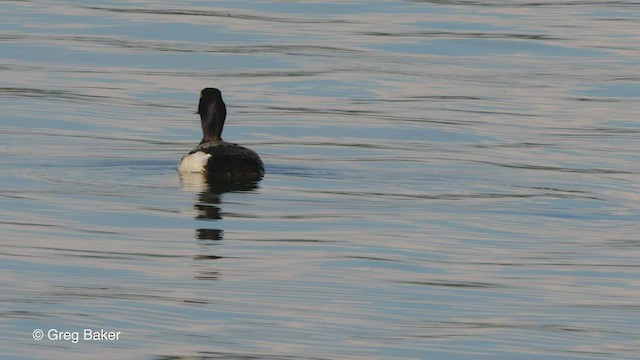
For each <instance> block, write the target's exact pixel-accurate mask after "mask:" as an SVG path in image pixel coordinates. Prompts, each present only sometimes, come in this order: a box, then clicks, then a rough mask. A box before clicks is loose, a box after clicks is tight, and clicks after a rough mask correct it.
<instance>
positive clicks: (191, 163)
mask: <svg viewBox="0 0 640 360" xmlns="http://www.w3.org/2000/svg"><path fill="white" fill-rule="evenodd" d="M197 114H199V115H200V122H201V125H202V141H200V143H199V144H198V146H196V147H195V148H193V150H191V151H190V152H189V153H188V154H186V155H184V156H183V157H182V158H181V159H180V162H178V171H179V172H180V173H201V174H204V175H205V176H206V177H207V178H214V179H215V178H221V179H246V180H260V179H262V177H263V176H264V164H263V163H262V160H261V159H260V157H259V156H258V154H257V153H256V152H255V151H253V150H251V149H249V148H246V147H244V146H240V145H238V144H234V143H230V142H226V141H224V140H222V128H223V127H224V122H225V120H226V117H227V107H226V105H225V103H224V101H223V100H222V93H221V92H220V90H219V89H216V88H205V89H203V90H202V91H201V92H200V103H199V104H198V112H197Z"/></svg>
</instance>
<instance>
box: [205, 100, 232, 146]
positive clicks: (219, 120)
mask: <svg viewBox="0 0 640 360" xmlns="http://www.w3.org/2000/svg"><path fill="white" fill-rule="evenodd" d="M198 114H200V120H201V122H202V142H203V143H204V142H208V141H222V137H221V135H222V127H223V126H224V120H225V118H226V117H227V107H226V106H225V104H224V101H222V93H221V92H220V90H218V89H216V88H206V89H204V90H202V91H201V92H200V104H198Z"/></svg>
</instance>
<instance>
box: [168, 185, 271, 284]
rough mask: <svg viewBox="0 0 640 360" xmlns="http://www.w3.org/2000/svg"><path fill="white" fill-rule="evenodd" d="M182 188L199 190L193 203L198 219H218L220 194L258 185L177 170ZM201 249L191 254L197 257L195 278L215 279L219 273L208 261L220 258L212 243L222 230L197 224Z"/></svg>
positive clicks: (255, 187)
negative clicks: (214, 251)
mask: <svg viewBox="0 0 640 360" xmlns="http://www.w3.org/2000/svg"><path fill="white" fill-rule="evenodd" d="M180 184H181V186H182V190H184V191H190V192H196V193H198V197H197V202H196V203H195V204H194V205H193V208H194V209H195V210H196V216H195V218H196V219H197V220H205V221H218V220H221V219H222V217H223V212H222V204H223V202H222V195H223V194H224V193H227V192H237V191H253V190H256V189H258V188H259V186H258V182H257V181H241V180H233V181H231V180H222V179H215V178H209V177H206V176H205V175H204V174H200V173H180ZM195 237H196V240H198V244H199V245H200V246H201V252H200V253H199V254H197V255H195V256H194V257H193V259H194V260H195V261H196V265H195V266H196V269H197V272H198V273H197V274H196V276H195V277H196V278H197V279H208V280H213V279H218V278H219V277H220V273H219V272H218V271H214V270H212V269H211V265H212V264H211V263H210V261H215V260H218V259H221V258H222V257H221V256H218V255H215V254H213V253H212V252H213V248H212V246H215V245H219V244H220V242H221V241H222V240H223V239H224V230H223V229H218V228H199V229H196V232H195Z"/></svg>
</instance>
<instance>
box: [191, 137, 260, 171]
mask: <svg viewBox="0 0 640 360" xmlns="http://www.w3.org/2000/svg"><path fill="white" fill-rule="evenodd" d="M178 169H179V170H180V171H184V172H203V173H204V174H205V175H206V176H207V177H213V178H225V179H234V178H242V179H256V180H259V179H260V178H262V177H263V176H264V165H263V164H262V160H260V157H259V156H258V154H256V152H255V151H253V150H251V149H247V148H245V147H243V146H240V145H237V144H232V143H228V142H224V141H223V142H216V143H203V144H200V145H198V147H196V148H195V149H193V151H191V152H190V153H189V154H187V155H185V156H184V157H183V158H182V159H181V160H180V164H179V165H178Z"/></svg>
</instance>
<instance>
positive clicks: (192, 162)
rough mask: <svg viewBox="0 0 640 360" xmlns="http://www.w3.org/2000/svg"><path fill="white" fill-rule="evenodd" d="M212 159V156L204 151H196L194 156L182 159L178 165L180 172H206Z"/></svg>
mask: <svg viewBox="0 0 640 360" xmlns="http://www.w3.org/2000/svg"><path fill="white" fill-rule="evenodd" d="M210 157H211V155H210V154H207V153H204V152H202V151H196V152H194V153H193V154H187V155H185V156H183V157H182V159H180V162H179V163H178V171H180V172H190V173H193V172H199V173H203V172H204V167H205V165H207V161H208V160H209V158H210Z"/></svg>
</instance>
